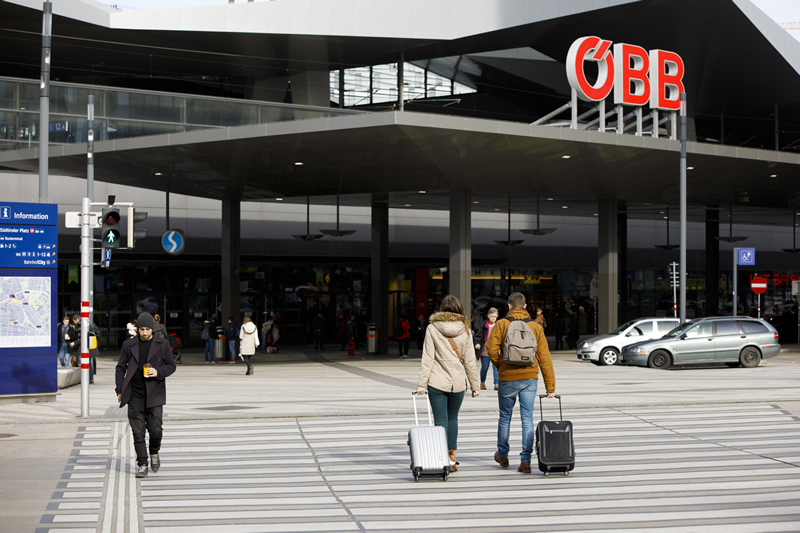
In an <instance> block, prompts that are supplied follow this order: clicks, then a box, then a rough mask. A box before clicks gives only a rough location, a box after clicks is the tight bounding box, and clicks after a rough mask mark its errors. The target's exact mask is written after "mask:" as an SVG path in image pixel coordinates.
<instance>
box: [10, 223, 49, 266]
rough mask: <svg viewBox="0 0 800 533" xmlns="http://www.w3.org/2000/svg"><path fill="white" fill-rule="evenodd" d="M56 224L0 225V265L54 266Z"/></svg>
mask: <svg viewBox="0 0 800 533" xmlns="http://www.w3.org/2000/svg"><path fill="white" fill-rule="evenodd" d="M57 244H58V227H57V226H7V225H4V224H2V225H0V267H2V268H56V267H57V266H58V249H57Z"/></svg>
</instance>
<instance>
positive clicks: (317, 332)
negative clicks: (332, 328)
mask: <svg viewBox="0 0 800 533" xmlns="http://www.w3.org/2000/svg"><path fill="white" fill-rule="evenodd" d="M311 328H312V330H313V331H314V349H315V350H320V351H322V350H324V349H325V347H324V346H323V345H322V344H323V342H324V340H323V339H324V337H325V316H324V315H323V314H322V310H321V309H320V310H319V311H317V316H315V317H314V320H312V321H311Z"/></svg>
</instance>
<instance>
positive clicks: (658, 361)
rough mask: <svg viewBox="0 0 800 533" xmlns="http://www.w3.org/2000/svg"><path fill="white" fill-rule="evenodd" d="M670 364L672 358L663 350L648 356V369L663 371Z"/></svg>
mask: <svg viewBox="0 0 800 533" xmlns="http://www.w3.org/2000/svg"><path fill="white" fill-rule="evenodd" d="M671 364H672V358H671V357H670V356H669V354H668V353H667V352H665V351H664V350H656V351H655V352H653V353H651V354H650V358H649V359H648V360H647V366H649V367H650V368H659V369H662V370H665V369H667V368H669V367H670V365H671Z"/></svg>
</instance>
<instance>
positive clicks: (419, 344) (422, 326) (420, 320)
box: [417, 315, 425, 350]
mask: <svg viewBox="0 0 800 533" xmlns="http://www.w3.org/2000/svg"><path fill="white" fill-rule="evenodd" d="M417 323H418V324H419V329H418V330H417V350H421V349H422V343H423V342H425V317H424V316H423V315H419V316H418V317H417Z"/></svg>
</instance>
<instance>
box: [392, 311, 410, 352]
mask: <svg viewBox="0 0 800 533" xmlns="http://www.w3.org/2000/svg"><path fill="white" fill-rule="evenodd" d="M394 338H395V339H397V347H398V348H399V349H400V358H401V359H408V344H409V340H410V339H411V324H409V323H408V318H407V317H406V312H405V311H402V312H401V313H400V318H399V319H398V320H397V324H395V326H394Z"/></svg>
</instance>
